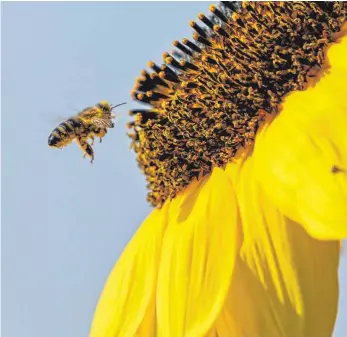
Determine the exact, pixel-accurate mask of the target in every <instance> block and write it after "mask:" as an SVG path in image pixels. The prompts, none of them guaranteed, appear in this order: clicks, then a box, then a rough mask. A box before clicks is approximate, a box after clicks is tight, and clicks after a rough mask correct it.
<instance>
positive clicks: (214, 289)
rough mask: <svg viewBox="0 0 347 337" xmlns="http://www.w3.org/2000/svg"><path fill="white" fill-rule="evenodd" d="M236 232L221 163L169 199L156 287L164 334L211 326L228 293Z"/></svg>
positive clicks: (237, 239) (194, 331) (189, 332)
mask: <svg viewBox="0 0 347 337" xmlns="http://www.w3.org/2000/svg"><path fill="white" fill-rule="evenodd" d="M239 234H240V233H239V231H238V212H237V206H236V202H235V197H234V190H233V187H232V185H231V182H230V180H229V179H228V177H227V175H226V174H225V172H224V171H223V170H222V169H220V168H215V169H214V170H213V172H212V174H211V176H210V177H208V178H205V179H204V180H203V181H202V182H194V183H193V184H192V185H190V186H189V187H188V188H187V189H186V190H185V191H184V192H182V194H181V195H180V196H179V197H177V198H176V199H175V200H173V201H172V204H171V206H170V211H169V225H168V228H167V231H166V234H165V237H164V242H163V249H162V257H161V262H160V268H159V276H158V289H157V308H158V326H159V331H160V332H161V333H162V335H163V336H167V337H169V336H172V337H180V336H185V337H189V336H203V335H206V334H207V333H208V332H209V331H210V329H211V327H212V325H213V323H214V321H215V319H216V318H217V316H218V315H219V312H220V310H221V309H222V306H223V303H224V300H225V297H226V294H227V290H228V287H229V283H230V279H231V275H232V272H233V268H234V261H235V258H236V253H237V250H238V248H239V244H240V237H239Z"/></svg>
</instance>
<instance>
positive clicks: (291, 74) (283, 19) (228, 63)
mask: <svg viewBox="0 0 347 337" xmlns="http://www.w3.org/2000/svg"><path fill="white" fill-rule="evenodd" d="M210 12H211V14H210V15H204V14H199V15H198V17H197V19H198V20H200V22H198V21H191V22H190V26H191V27H192V28H193V29H194V33H193V40H189V39H187V38H184V39H183V40H182V42H179V41H177V40H175V41H174V42H173V45H174V46H175V47H176V48H177V49H178V52H177V53H172V55H170V54H169V53H164V54H163V61H164V64H163V65H157V64H155V63H154V62H152V61H150V62H149V63H148V66H149V68H151V71H150V72H148V71H146V70H143V71H142V72H141V75H140V77H139V78H138V79H137V80H136V83H135V86H134V90H133V92H132V96H133V98H134V99H135V100H137V101H139V102H141V103H143V104H145V105H147V106H148V109H143V110H132V111H131V112H130V114H131V115H132V116H134V122H132V123H129V125H128V126H129V128H130V129H131V132H130V133H129V137H130V138H131V140H132V143H131V144H132V148H133V149H134V151H135V152H136V154H137V162H138V164H139V166H140V168H141V170H142V171H143V173H144V174H145V176H146V178H147V181H148V185H147V187H148V190H149V192H148V201H149V202H150V203H151V204H152V205H153V206H157V207H161V206H162V205H163V203H164V202H165V201H166V200H167V199H168V198H173V197H175V196H176V194H177V193H178V192H180V191H181V190H182V189H183V188H185V187H186V186H187V185H188V184H189V183H190V182H191V181H192V180H193V179H194V178H196V179H200V178H201V177H203V176H205V175H207V174H209V173H210V172H211V170H212V168H213V167H215V166H218V167H224V166H225V165H226V164H227V163H228V162H230V161H231V160H232V158H233V156H234V155H235V154H236V152H237V151H238V150H239V149H240V148H245V147H248V146H252V145H253V143H254V139H255V135H256V132H257V129H258V128H259V126H260V125H261V124H262V123H263V121H264V119H265V118H266V116H267V115H269V116H270V115H275V114H276V113H277V112H278V110H279V106H280V103H281V102H282V101H283V98H284V96H285V95H287V94H288V93H289V92H291V91H294V90H304V89H305V88H306V87H307V86H308V83H309V79H310V77H312V76H315V75H316V74H317V73H318V71H319V70H320V68H321V67H322V66H323V62H324V58H325V50H326V46H327V45H328V44H329V43H331V42H334V39H335V37H336V33H337V32H339V31H340V29H341V26H342V24H343V23H344V22H345V21H346V18H347V2H311V1H307V2H289V1H284V2H247V1H244V2H242V4H241V5H240V3H239V2H222V4H221V5H220V6H214V5H213V6H210ZM177 55H179V56H180V58H178V57H177Z"/></svg>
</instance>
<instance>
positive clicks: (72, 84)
mask: <svg viewBox="0 0 347 337" xmlns="http://www.w3.org/2000/svg"><path fill="white" fill-rule="evenodd" d="M1 5H2V17H1V20H2V22H1V25H2V27H1V28H2V35H1V38H2V55H1V56H2V78H1V81H2V92H1V96H2V101H1V109H2V156H3V161H2V195H3V199H2V336H3V337H23V336H25V337H47V336H48V337H62V336H64V337H84V336H88V333H89V327H90V323H91V321H92V317H93V313H94V310H95V306H96V303H97V300H98V297H99V294H100V292H101V290H102V288H103V285H104V283H105V280H106V278H107V276H108V274H109V272H110V270H111V268H112V267H113V265H114V264H115V262H116V260H117V258H118V256H119V254H120V253H121V251H122V249H123V248H124V246H125V245H126V244H127V242H128V241H129V239H130V238H131V236H132V235H133V233H134V232H135V230H136V229H137V228H138V226H139V225H140V224H141V222H142V220H143V219H144V218H145V217H146V215H147V214H148V213H149V211H150V207H149V206H148V205H147V203H146V189H145V180H144V178H143V176H142V175H141V173H140V170H139V169H138V167H137V164H136V161H135V155H134V153H133V152H131V151H130V150H129V144H130V140H129V139H128V137H127V136H126V129H125V123H126V122H127V121H128V120H129V118H128V117H127V111H128V110H129V109H130V108H132V107H135V103H133V102H132V101H131V98H130V94H129V93H130V91H131V89H132V87H133V85H134V83H135V78H136V77H139V76H140V71H141V69H143V68H145V67H146V65H147V62H148V61H149V60H154V61H156V62H158V63H159V62H161V55H162V53H163V52H165V51H170V50H172V45H171V43H172V41H173V40H175V39H182V38H183V37H190V36H191V29H190V27H189V21H190V20H192V19H196V17H197V14H198V13H200V12H204V13H206V12H207V11H208V6H209V5H210V3H208V2H194V3H193V2H186V3H183V2H180V3H175V2H171V3H163V2H152V3H135V2H132V3H124V2H123V3H122V2H118V3H116V2H114V3H109V2H108V3H106V2H104V3H97V2H89V3H87V2H84V3H77V2H75V3H74V2H71V3H66V2H60V3H9V2H7V3H2V4H1ZM104 99H105V100H108V101H110V102H111V103H114V104H115V103H121V102H124V101H126V102H128V105H127V106H122V107H120V108H118V109H117V111H116V113H118V114H119V115H120V116H121V118H120V119H119V121H118V123H117V124H116V127H115V129H114V130H111V132H109V133H108V134H107V136H106V137H105V138H104V140H103V143H102V144H98V143H97V142H96V143H97V144H96V145H95V148H94V149H95V161H94V164H93V165H90V164H89V160H88V159H85V160H83V159H82V153H81V152H80V150H79V149H78V147H77V145H76V144H72V145H70V146H69V147H67V148H65V149H64V150H62V151H60V150H55V149H50V148H49V147H48V146H47V138H48V135H49V133H50V132H51V131H52V129H54V127H55V126H56V125H57V124H58V123H59V121H60V120H61V119H64V118H68V117H70V116H71V115H73V114H75V113H76V112H77V111H78V110H80V109H82V108H84V107H86V106H89V105H93V104H95V103H96V102H99V101H101V100H104ZM340 276H341V300H340V316H339V319H338V322H337V326H336V331H335V334H334V337H346V336H347V321H346V319H344V320H343V319H342V316H345V317H347V257H346V252H345V253H344V254H343V257H342V261H341V271H340Z"/></svg>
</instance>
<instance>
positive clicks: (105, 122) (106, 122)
mask: <svg viewBox="0 0 347 337" xmlns="http://www.w3.org/2000/svg"><path fill="white" fill-rule="evenodd" d="M92 123H93V124H94V125H96V126H97V127H99V128H113V127H114V123H113V122H112V120H111V119H104V118H97V117H96V118H93V119H92Z"/></svg>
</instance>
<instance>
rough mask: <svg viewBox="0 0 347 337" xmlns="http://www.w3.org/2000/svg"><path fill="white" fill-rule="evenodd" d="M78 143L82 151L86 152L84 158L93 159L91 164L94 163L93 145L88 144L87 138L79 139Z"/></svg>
mask: <svg viewBox="0 0 347 337" xmlns="http://www.w3.org/2000/svg"><path fill="white" fill-rule="evenodd" d="M77 143H78V145H79V147H80V148H81V149H82V151H83V152H84V155H83V158H85V157H86V156H88V157H89V158H91V163H93V160H94V151H93V148H92V147H91V145H90V144H89V143H88V142H87V140H86V139H85V138H79V139H77Z"/></svg>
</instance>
